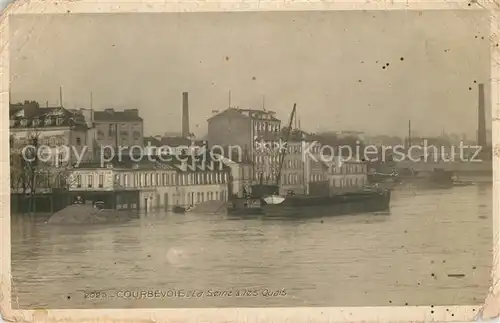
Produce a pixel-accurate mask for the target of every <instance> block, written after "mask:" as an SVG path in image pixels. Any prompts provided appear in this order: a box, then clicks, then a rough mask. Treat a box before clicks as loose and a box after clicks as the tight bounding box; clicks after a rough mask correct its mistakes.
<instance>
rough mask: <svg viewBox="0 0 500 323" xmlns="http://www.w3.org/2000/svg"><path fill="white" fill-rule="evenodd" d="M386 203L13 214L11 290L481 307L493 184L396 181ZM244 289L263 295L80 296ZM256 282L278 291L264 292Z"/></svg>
mask: <svg viewBox="0 0 500 323" xmlns="http://www.w3.org/2000/svg"><path fill="white" fill-rule="evenodd" d="M391 203H392V207H391V211H390V213H378V214H359V215H355V216H349V215H346V216H335V217H322V218H314V219H293V220H284V219H281V220H280V219H269V220H266V219H262V218H254V219H246V220H232V221H228V220H227V219H226V218H224V217H221V216H214V215H199V214H189V213H188V214H187V215H179V214H167V213H149V214H141V215H140V217H139V218H138V219H136V220H133V221H131V222H129V223H126V224H122V225H109V226H99V227H78V226H70V227H57V226H49V225H46V224H45V223H44V221H45V220H44V219H43V218H37V217H22V216H13V217H12V248H13V249H12V273H13V276H14V281H15V288H16V292H17V295H18V297H19V301H20V304H21V306H23V307H29V306H31V307H44V308H88V307H97V308H106V307H107V308H110V307H124V308H131V307H200V306H201V307H204V306H218V307H225V306H369V305H371V306H377V305H404V304H405V303H409V304H411V305H419V304H422V305H423V304H429V303H433V304H435V305H440V304H443V305H444V304H446V305H450V304H457V305H460V304H474V303H482V301H483V300H484V296H485V295H486V291H487V289H488V287H489V285H490V284H489V279H488V277H489V270H490V267H491V260H492V256H491V255H492V253H491V252H492V250H491V249H492V244H491V241H492V239H491V222H490V221H491V212H492V206H491V205H492V203H491V185H490V186H489V187H488V186H477V187H475V186H471V187H459V188H454V189H451V190H426V191H424V190H417V189H415V188H411V187H410V188H400V189H398V190H396V191H395V192H394V193H393V199H392V202H391ZM479 217H487V219H481V218H479ZM488 219H489V220H488ZM450 273H455V274H456V273H460V274H464V275H465V276H464V277H463V278H459V279H457V278H453V277H449V276H448V274H450ZM245 288H246V289H250V290H255V291H259V293H261V294H259V296H255V297H226V298H221V297H209V296H207V295H205V297H202V298H197V299H186V298H182V297H170V298H169V297H166V298H154V299H124V298H119V297H115V298H112V299H110V298H108V299H105V300H103V299H88V298H87V299H85V298H84V291H91V290H96V289H99V290H101V291H106V292H107V293H110V294H112V293H115V292H116V291H117V290H146V289H148V290H151V289H161V290H165V291H166V290H173V289H175V290H201V291H204V292H207V291H208V290H209V289H212V290H215V289H218V290H228V289H245ZM265 289H269V290H281V289H285V290H286V296H282V295H281V296H276V297H269V295H266V296H264V295H262V292H263V291H264V290H265ZM40 295H43V297H41V296H40ZM68 297H69V298H68ZM389 301H391V303H389Z"/></svg>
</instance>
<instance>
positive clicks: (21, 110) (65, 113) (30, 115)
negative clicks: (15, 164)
mask: <svg viewBox="0 0 500 323" xmlns="http://www.w3.org/2000/svg"><path fill="white" fill-rule="evenodd" d="M9 122H10V124H9V126H10V129H9V130H10V141H11V142H10V144H11V149H14V150H16V149H17V150H19V151H20V150H21V149H23V147H26V146H27V145H33V146H36V147H41V146H46V147H48V149H47V148H46V151H47V153H49V151H50V157H51V160H48V161H47V163H48V164H57V165H62V164H63V163H64V162H65V161H67V162H70V163H71V162H75V161H76V160H77V156H79V155H81V156H82V160H83V161H85V160H90V159H92V157H93V154H94V152H95V151H94V150H95V142H94V132H93V129H92V128H93V125H92V123H91V122H90V120H87V118H86V117H85V115H83V114H82V113H75V112H72V111H70V110H67V109H65V108H63V107H45V108H41V107H40V106H39V104H38V103H37V102H34V101H26V102H24V103H18V104H11V105H10V109H9ZM62 146H65V147H68V148H69V149H68V152H69V156H64V151H63V149H61V148H59V149H58V150H59V151H56V148H57V147H62ZM77 154H78V155H77ZM47 156H48V155H47ZM44 159H45V158H44Z"/></svg>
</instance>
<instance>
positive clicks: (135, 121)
mask: <svg viewBox="0 0 500 323" xmlns="http://www.w3.org/2000/svg"><path fill="white" fill-rule="evenodd" d="M93 123H94V125H95V128H96V131H97V134H96V135H97V141H98V142H99V144H100V145H101V146H111V147H115V149H116V147H132V146H142V145H143V141H144V122H143V119H142V118H141V117H140V116H139V110H138V109H126V110H123V111H115V110H114V109H105V110H104V111H93Z"/></svg>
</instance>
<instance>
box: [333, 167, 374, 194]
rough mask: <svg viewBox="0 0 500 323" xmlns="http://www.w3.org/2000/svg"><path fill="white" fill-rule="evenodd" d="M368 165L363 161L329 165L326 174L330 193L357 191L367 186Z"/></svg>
mask: <svg viewBox="0 0 500 323" xmlns="http://www.w3.org/2000/svg"><path fill="white" fill-rule="evenodd" d="M367 167H368V163H367V162H363V161H354V160H351V161H342V162H341V161H339V160H338V159H337V160H336V161H335V162H333V163H330V165H329V169H328V174H327V176H326V178H327V180H328V181H329V187H330V192H333V193H336V192H349V191H359V190H362V189H363V188H364V186H365V185H367V184H368V168H367Z"/></svg>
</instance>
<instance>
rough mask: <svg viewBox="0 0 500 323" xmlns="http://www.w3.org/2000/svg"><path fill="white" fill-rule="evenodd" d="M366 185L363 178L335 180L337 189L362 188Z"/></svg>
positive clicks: (334, 183)
mask: <svg viewBox="0 0 500 323" xmlns="http://www.w3.org/2000/svg"><path fill="white" fill-rule="evenodd" d="M363 185H365V179H364V178H362V177H354V178H339V179H334V180H333V186H335V187H342V188H345V187H361V186H363Z"/></svg>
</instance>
